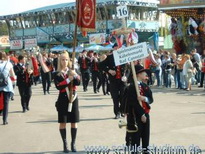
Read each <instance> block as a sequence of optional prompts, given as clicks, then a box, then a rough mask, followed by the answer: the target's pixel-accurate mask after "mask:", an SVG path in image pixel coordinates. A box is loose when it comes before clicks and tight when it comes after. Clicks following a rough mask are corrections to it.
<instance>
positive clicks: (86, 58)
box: [78, 57, 91, 71]
mask: <svg viewBox="0 0 205 154" xmlns="http://www.w3.org/2000/svg"><path fill="white" fill-rule="evenodd" d="M90 62H91V61H90V58H88V57H85V63H86V68H83V57H79V58H78V64H79V65H80V70H81V71H89V67H90Z"/></svg>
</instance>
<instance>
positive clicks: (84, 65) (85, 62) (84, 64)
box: [78, 50, 90, 91]
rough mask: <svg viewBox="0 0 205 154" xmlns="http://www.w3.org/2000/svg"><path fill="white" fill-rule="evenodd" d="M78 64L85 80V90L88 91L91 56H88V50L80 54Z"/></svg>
mask: <svg viewBox="0 0 205 154" xmlns="http://www.w3.org/2000/svg"><path fill="white" fill-rule="evenodd" d="M78 64H79V65H80V72H81V75H82V81H83V90H84V91H87V90H88V89H87V87H88V83H89V80H90V70H89V66H90V58H89V57H87V52H86V50H83V51H82V54H81V55H80V56H79V59H78Z"/></svg>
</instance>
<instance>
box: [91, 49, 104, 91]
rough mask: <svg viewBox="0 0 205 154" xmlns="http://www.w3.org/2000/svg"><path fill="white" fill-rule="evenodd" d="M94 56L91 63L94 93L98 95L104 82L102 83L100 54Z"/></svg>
mask: <svg viewBox="0 0 205 154" xmlns="http://www.w3.org/2000/svg"><path fill="white" fill-rule="evenodd" d="M93 55H94V57H93V58H92V61H91V70H92V81H93V90H94V93H97V92H99V89H100V86H101V84H102V82H101V74H100V71H99V68H98V64H99V57H98V54H97V53H94V54H93Z"/></svg>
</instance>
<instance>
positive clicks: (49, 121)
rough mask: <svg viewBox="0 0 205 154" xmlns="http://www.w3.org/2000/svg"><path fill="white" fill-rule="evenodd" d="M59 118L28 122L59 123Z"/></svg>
mask: <svg viewBox="0 0 205 154" xmlns="http://www.w3.org/2000/svg"><path fill="white" fill-rule="evenodd" d="M57 122H58V121H57V120H41V121H29V122H26V123H39V124H47V123H57Z"/></svg>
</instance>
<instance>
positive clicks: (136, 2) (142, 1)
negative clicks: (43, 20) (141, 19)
mask: <svg viewBox="0 0 205 154" xmlns="http://www.w3.org/2000/svg"><path fill="white" fill-rule="evenodd" d="M157 4H159V0H152V1H151V2H147V0H124V1H122V0H97V6H98V7H100V6H105V5H107V6H110V5H132V6H142V7H155V8H156V7H157ZM64 9H67V10H71V9H75V2H70V3H62V4H56V5H50V6H45V7H41V8H36V9H33V10H28V11H25V12H20V13H17V14H13V15H5V16H0V20H2V19H4V17H6V18H15V17H18V16H20V15H24V14H27V15H31V14H35V13H42V12H43V13H47V12H51V11H54V10H55V11H62V10H64Z"/></svg>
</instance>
